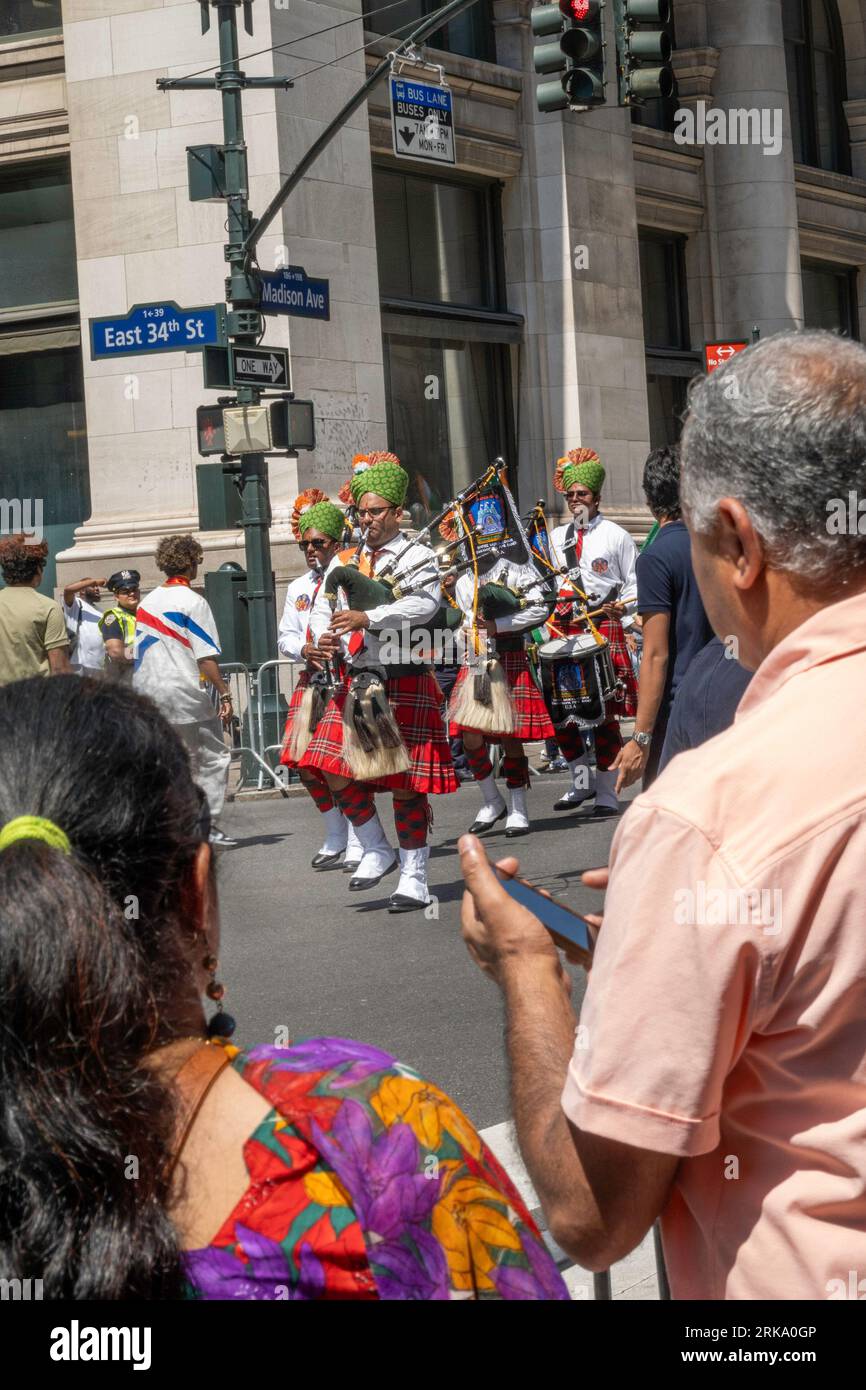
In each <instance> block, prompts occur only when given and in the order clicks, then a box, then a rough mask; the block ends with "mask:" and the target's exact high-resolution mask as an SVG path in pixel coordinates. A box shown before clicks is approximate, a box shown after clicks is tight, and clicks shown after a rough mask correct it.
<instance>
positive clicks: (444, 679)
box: [433, 666, 469, 772]
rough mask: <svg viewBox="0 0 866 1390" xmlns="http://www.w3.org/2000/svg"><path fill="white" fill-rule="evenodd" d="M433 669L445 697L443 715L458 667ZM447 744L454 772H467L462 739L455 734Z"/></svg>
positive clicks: (467, 765)
mask: <svg viewBox="0 0 866 1390" xmlns="http://www.w3.org/2000/svg"><path fill="white" fill-rule="evenodd" d="M433 669H434V672H435V675H436V679H437V681H438V682H439V689H440V690H441V691H442V694H443V696H444V697H445V710H444V711H443V714H444V713H446V712H447V707H448V700H449V697H450V695H451V691H452V690H453V689H454V686H455V684H456V681H457V677H458V675H459V674H460V667H459V666H435V667H434V668H433ZM449 743H450V744H451V759H452V761H453V763H454V767H455V770H457V771H459V772H468V771H469V764H468V762H467V761H466V750H465V749H464V747H463V739H462V738H461V736H460V735H459V734H457V735H456V736H455V737H454V738H452V739H449Z"/></svg>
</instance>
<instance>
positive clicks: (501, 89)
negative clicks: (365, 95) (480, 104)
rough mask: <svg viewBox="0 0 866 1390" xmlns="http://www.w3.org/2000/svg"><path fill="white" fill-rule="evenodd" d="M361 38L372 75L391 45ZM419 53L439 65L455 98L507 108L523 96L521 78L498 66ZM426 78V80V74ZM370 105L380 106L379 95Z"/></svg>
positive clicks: (427, 50)
mask: <svg viewBox="0 0 866 1390" xmlns="http://www.w3.org/2000/svg"><path fill="white" fill-rule="evenodd" d="M364 37H365V38H366V39H367V40H369V42H370V46H369V48H368V49H367V68H368V70H370V71H372V69H373V68H374V67H375V66H376V64H377V63H378V62H379V61H380V60H381V59H382V58H384V57H386V56H387V54H388V53H389V52H390V49H389V47H388V44H389V42H392V41H391V40H388V39H376V38H375V35H373V34H370V33H367V32H366V31H365V35H364ZM421 51H422V52H423V53H424V54H425V55H426V56H428V57H429V59H430V61H431V62H433V63H436V64H437V65H438V64H440V63H441V65H442V67H443V68H444V69H445V73H446V75H447V78H448V85H449V86H450V88H451V90H452V91H453V92H454V94H455V96H459V97H465V98H467V99H472V100H475V101H484V102H487V103H488V105H490V106H507V107H514V106H516V105H517V103H518V102H519V101H520V98H521V97H522V96H523V78H522V76H521V74H520V73H519V72H515V71H514V69H513V68H505V67H501V66H500V64H499V63H484V62H482V61H481V59H480V58H463V57H462V56H460V55H459V54H457V53H443V52H442V50H441V49H438V48H424V46H423V45H422V48H421ZM405 71H406V72H407V73H411V72H412V71H413V68H412V65H411V63H407V64H406V68H405ZM414 71H415V72H416V73H417V75H418V76H419V77H423V75H424V70H423V69H422V68H416V69H415V70H414ZM427 77H428V79H429V73H427ZM371 102H372V104H374V105H376V106H381V105H383V104H384V102H383V97H382V95H381V93H380V92H379V91H377V92H376V93H375V94H374V96H373V97H372V98H371Z"/></svg>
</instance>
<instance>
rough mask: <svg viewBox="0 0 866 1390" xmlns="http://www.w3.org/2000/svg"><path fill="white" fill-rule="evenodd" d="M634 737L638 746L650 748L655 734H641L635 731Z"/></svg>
mask: <svg viewBox="0 0 866 1390" xmlns="http://www.w3.org/2000/svg"><path fill="white" fill-rule="evenodd" d="M632 739H633V740H634V742H635V743H636V744H637V746H638V748H649V746H650V744H651V743H652V741H653V736H652V734H639V733H637V732H635V733H633V734H632Z"/></svg>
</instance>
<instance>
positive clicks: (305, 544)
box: [298, 541, 331, 550]
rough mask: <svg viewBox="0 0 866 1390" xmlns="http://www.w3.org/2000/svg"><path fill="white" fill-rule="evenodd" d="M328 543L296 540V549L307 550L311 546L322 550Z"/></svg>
mask: <svg viewBox="0 0 866 1390" xmlns="http://www.w3.org/2000/svg"><path fill="white" fill-rule="evenodd" d="M330 544H331V542H330V541H298V549H299V550H307V549H308V548H309V547H310V546H312V547H313V549H314V550H324V549H325V548H326V546H329V545H330Z"/></svg>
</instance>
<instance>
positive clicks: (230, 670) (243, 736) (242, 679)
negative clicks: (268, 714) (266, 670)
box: [220, 661, 287, 796]
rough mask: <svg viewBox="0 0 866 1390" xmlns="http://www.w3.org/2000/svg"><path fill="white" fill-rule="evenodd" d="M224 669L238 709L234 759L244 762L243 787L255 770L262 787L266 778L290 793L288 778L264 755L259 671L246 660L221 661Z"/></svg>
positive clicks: (224, 676) (235, 707) (233, 748)
mask: <svg viewBox="0 0 866 1390" xmlns="http://www.w3.org/2000/svg"><path fill="white" fill-rule="evenodd" d="M220 671H221V672H222V675H223V679H224V680H225V681H226V683H227V684H228V687H229V690H230V692H231V697H232V706H233V708H234V720H233V724H232V730H231V735H232V746H231V754H232V760H233V761H234V759H235V758H239V759H240V762H241V781H240V787H241V788H242V789H243V788H244V787H247V786H249V785H250V773H251V771H252V768H251V767H250V763H252V764H253V765H254V769H255V785H256V786H257V788H258V790H259V791H261V790H263V789H264V787H265V784H266V781H267V782H268V783H269V784H270V785H272V786H275V787H277V788H279V790H280V791H281V792H282V793H283V795H284V796H285V795H287V792H286V787H285V781H284V779H283V777H282V776H281V775H280V773H279V772H278V771H276V770H275V769H274V768H272V767H270V765H269V764H268V762H267V761H266V759H265V758H264V757H263V756H262V751H261V743H260V742H259V739H258V733H259V727H260V725H259V720H258V718H257V704H258V700H257V684H258V683H257V681H256V676H255V672H253V671H251V670H250V668H249V666H247V665H245V664H244V662H242V661H221V662H220Z"/></svg>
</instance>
